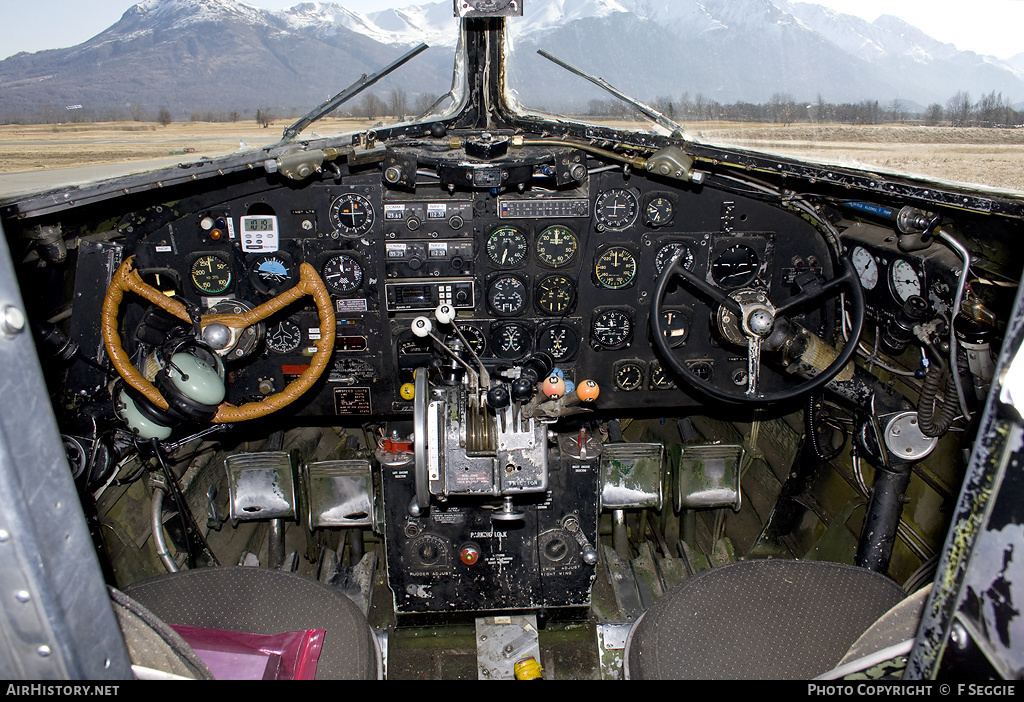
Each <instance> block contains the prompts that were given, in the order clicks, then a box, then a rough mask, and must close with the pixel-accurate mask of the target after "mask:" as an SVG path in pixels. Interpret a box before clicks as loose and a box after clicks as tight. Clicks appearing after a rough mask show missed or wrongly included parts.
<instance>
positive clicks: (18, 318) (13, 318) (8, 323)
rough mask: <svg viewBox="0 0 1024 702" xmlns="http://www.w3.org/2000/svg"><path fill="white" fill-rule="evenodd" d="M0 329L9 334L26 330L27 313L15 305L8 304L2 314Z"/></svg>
mask: <svg viewBox="0 0 1024 702" xmlns="http://www.w3.org/2000/svg"><path fill="white" fill-rule="evenodd" d="M0 331H3V333H4V334H7V335H8V336H14V335H15V334H20V333H21V332H23V331H25V313H24V312H22V311H21V310H20V309H18V308H17V307H15V306H14V305H6V306H5V307H4V309H3V314H2V315H0Z"/></svg>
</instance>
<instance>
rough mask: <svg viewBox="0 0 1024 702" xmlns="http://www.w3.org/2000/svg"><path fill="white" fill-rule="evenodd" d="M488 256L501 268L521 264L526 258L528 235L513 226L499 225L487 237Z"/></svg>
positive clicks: (486, 249) (485, 248) (486, 248)
mask: <svg viewBox="0 0 1024 702" xmlns="http://www.w3.org/2000/svg"><path fill="white" fill-rule="evenodd" d="M484 250H485V251H487V258H489V259H491V263H493V264H494V265H495V266H498V267H499V268H514V267H516V266H521V265H522V264H523V262H524V261H525V260H526V254H527V253H528V252H529V245H528V244H527V242H526V235H525V234H523V232H521V231H520V230H519V229H517V228H516V227H513V226H504V227H498V228H497V229H495V230H494V231H493V232H491V235H490V236H488V237H487V243H486V244H485V245H484Z"/></svg>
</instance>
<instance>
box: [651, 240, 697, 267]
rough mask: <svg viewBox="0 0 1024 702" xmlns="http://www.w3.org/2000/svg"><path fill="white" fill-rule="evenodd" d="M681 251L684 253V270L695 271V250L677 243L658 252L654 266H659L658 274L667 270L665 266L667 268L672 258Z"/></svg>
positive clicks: (667, 245) (666, 245) (668, 245)
mask: <svg viewBox="0 0 1024 702" xmlns="http://www.w3.org/2000/svg"><path fill="white" fill-rule="evenodd" d="M679 250H682V252H683V268H685V269H686V270H688V271H692V270H693V262H694V256H693V249H691V248H690V247H689V246H687V245H686V244H682V243H676V244H665V246H662V247H661V248H660V249H659V250H658V255H657V256H655V257H654V265H655V266H657V268H658V273H661V272H662V271H663V270H665V266H667V265H668V264H669V263H670V262H671V261H672V257H673V256H675V254H676V251H679Z"/></svg>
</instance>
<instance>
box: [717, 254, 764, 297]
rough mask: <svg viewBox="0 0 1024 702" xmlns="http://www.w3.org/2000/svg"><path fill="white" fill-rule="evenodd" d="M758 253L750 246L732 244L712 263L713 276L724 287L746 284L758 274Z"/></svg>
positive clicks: (736, 286)
mask: <svg viewBox="0 0 1024 702" xmlns="http://www.w3.org/2000/svg"><path fill="white" fill-rule="evenodd" d="M757 266H758V259H757V254H756V253H755V252H754V250H753V249H752V248H750V247H749V246H744V245H743V244H736V245H735V246H730V247H729V248H727V249H726V250H725V251H723V252H722V253H721V254H719V256H718V258H717V259H715V262H714V263H712V264H711V278H712V280H714V281H715V282H716V283H717V284H718V285H720V286H722V287H723V288H738V287H740V286H741V285H746V284H747V283H749V282H750V281H752V280H753V279H754V276H755V275H757Z"/></svg>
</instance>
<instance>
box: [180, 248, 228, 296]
mask: <svg viewBox="0 0 1024 702" xmlns="http://www.w3.org/2000/svg"><path fill="white" fill-rule="evenodd" d="M189 272H190V275H191V277H192V284H193V285H194V286H196V290H198V291H199V292H201V293H203V294H204V295H220V294H221V293H222V292H224V291H225V290H227V289H228V288H229V287H231V262H230V261H228V259H227V258H225V257H223V256H221V255H219V254H203V255H202V256H200V257H199V258H197V259H196V260H195V261H193V262H192V267H191V269H190V271H189Z"/></svg>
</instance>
